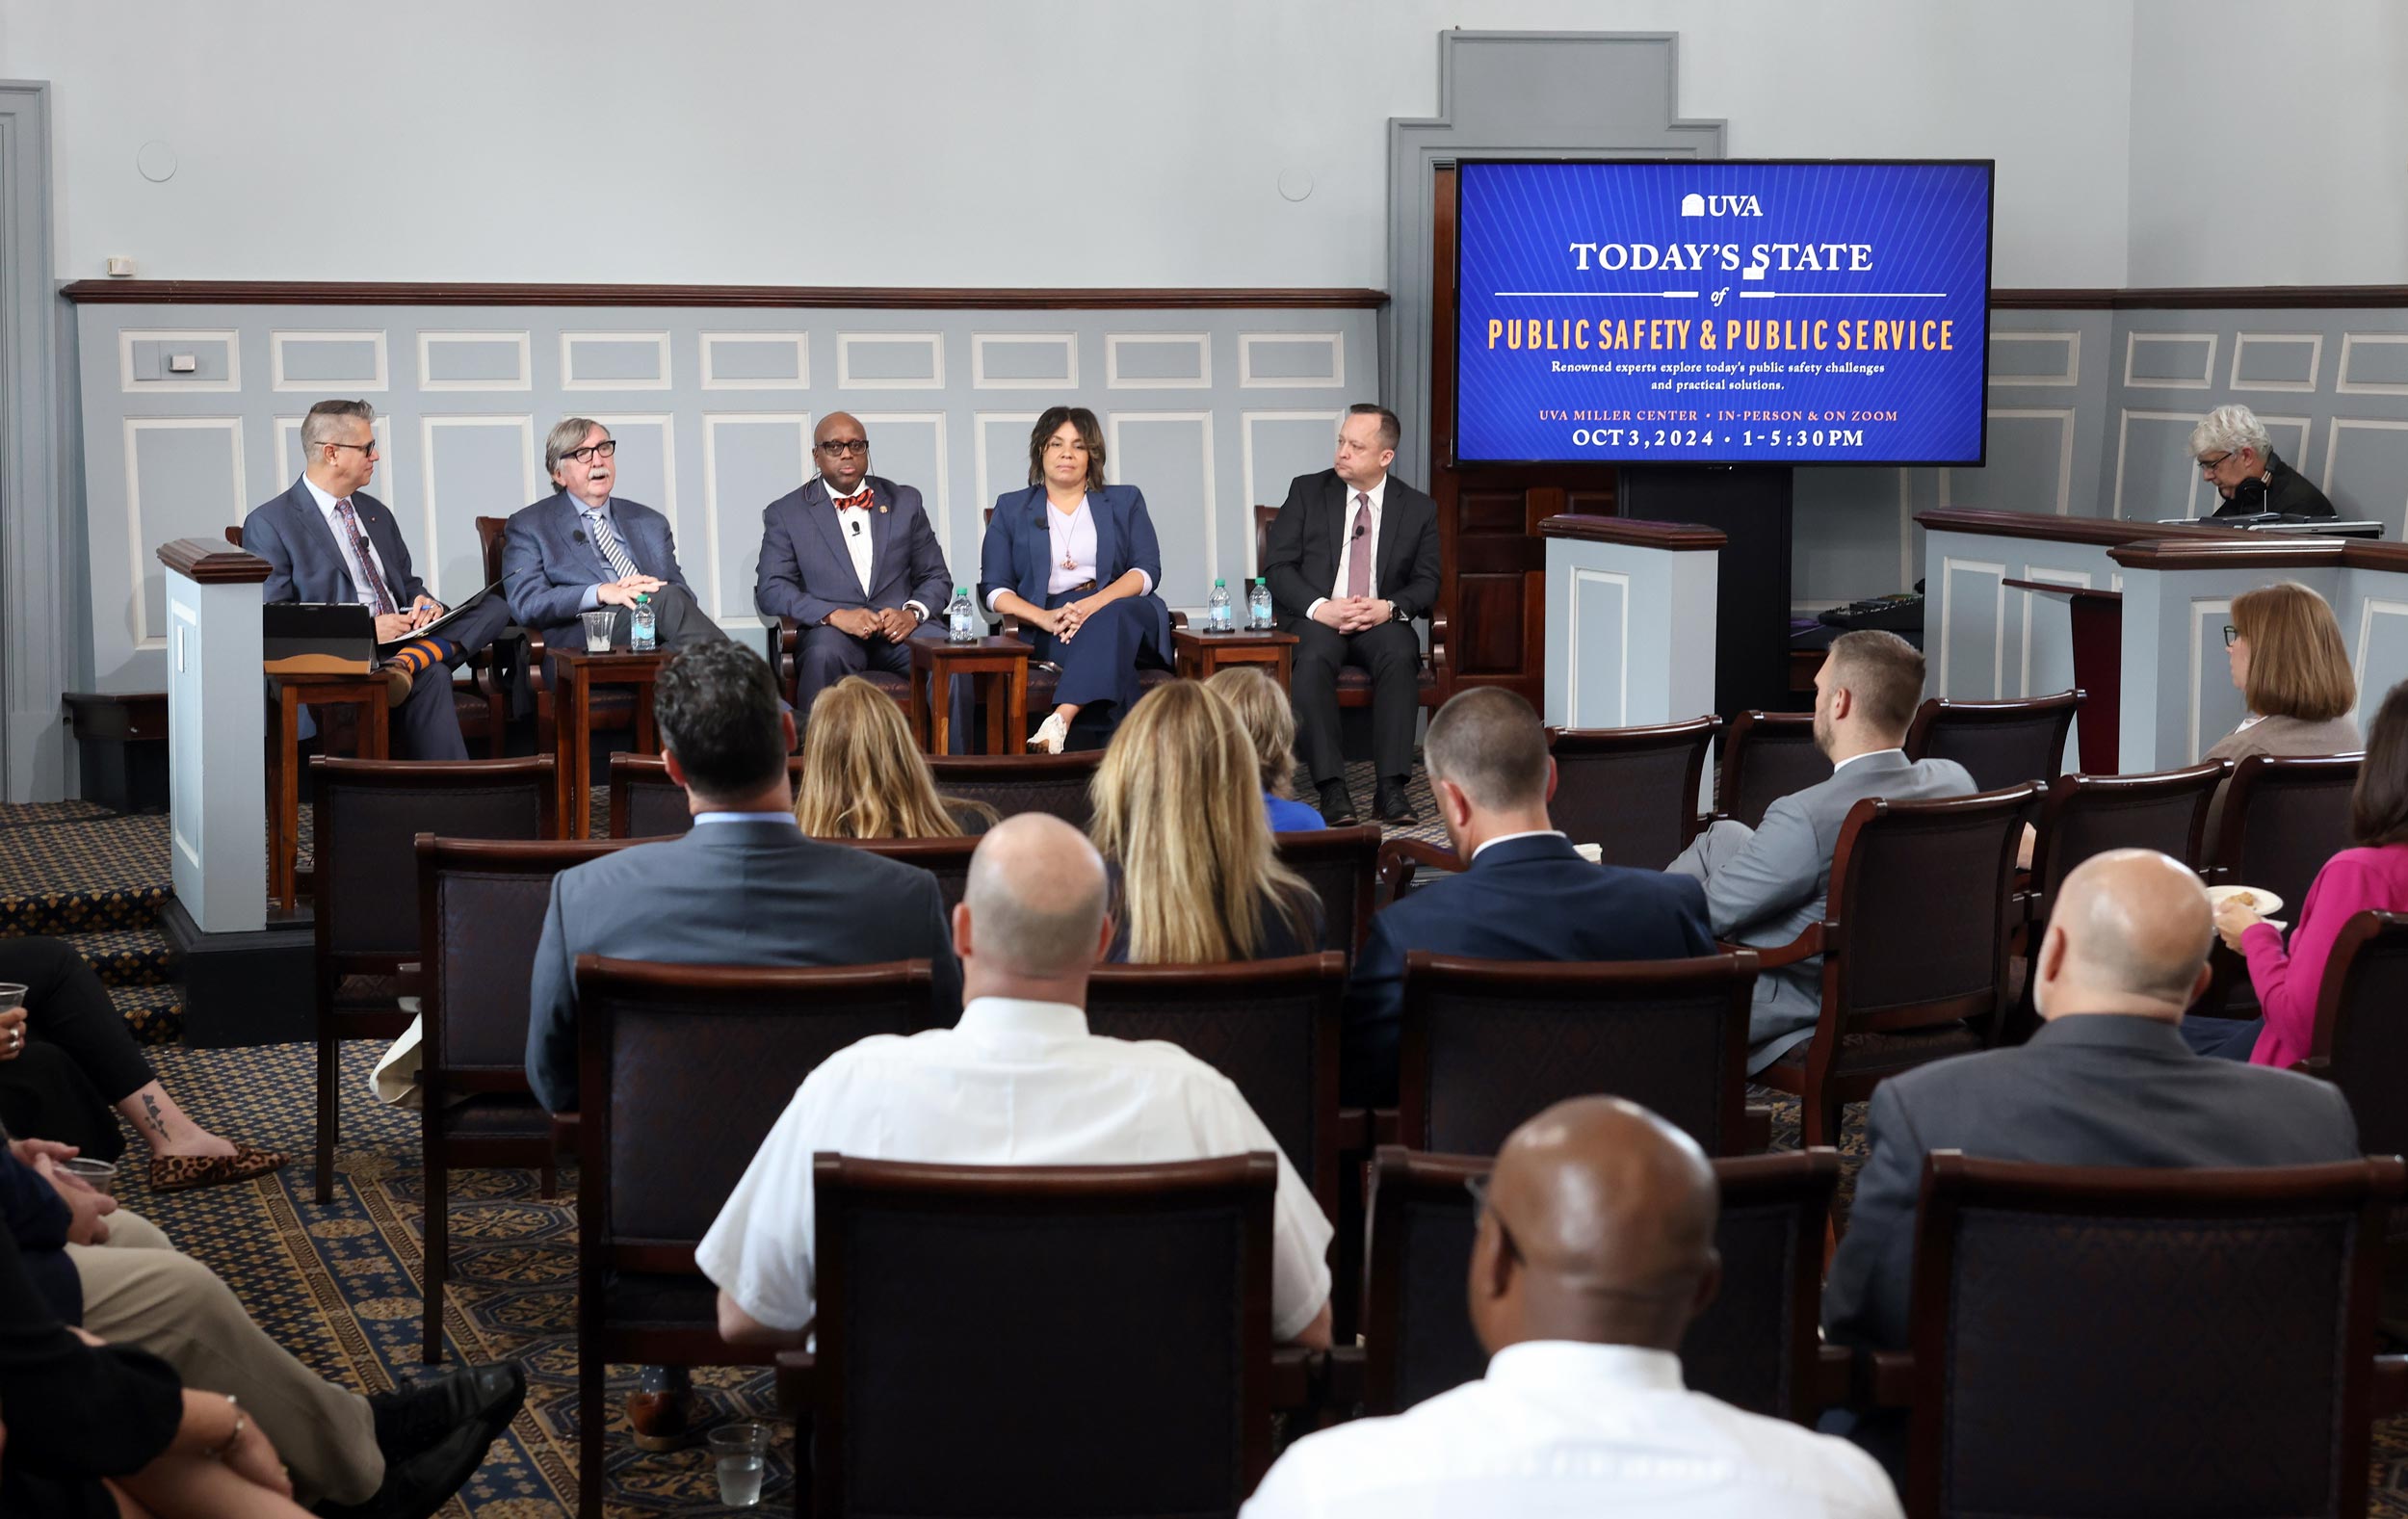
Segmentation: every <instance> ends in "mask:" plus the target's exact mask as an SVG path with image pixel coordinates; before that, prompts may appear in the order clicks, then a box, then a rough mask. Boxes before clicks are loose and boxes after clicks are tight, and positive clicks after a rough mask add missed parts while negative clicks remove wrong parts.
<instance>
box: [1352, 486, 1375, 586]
mask: <svg viewBox="0 0 2408 1519" xmlns="http://www.w3.org/2000/svg"><path fill="white" fill-rule="evenodd" d="M1371 593H1372V498H1371V497H1370V496H1368V495H1366V494H1364V493H1363V492H1362V491H1359V490H1358V491H1356V492H1355V493H1354V542H1353V544H1352V546H1351V547H1349V548H1348V551H1347V594H1348V595H1349V596H1368V595H1370V594H1371Z"/></svg>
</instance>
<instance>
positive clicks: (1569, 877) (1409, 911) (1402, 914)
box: [1338, 834, 1715, 1108]
mask: <svg viewBox="0 0 2408 1519" xmlns="http://www.w3.org/2000/svg"><path fill="white" fill-rule="evenodd" d="M1411 950H1427V951H1428V952H1429V953H1431V954H1433V955H1462V956H1472V957H1474V958H1478V959H1484V960H1675V959H1686V958H1688V957H1689V956H1698V955H1712V954H1714V953H1715V951H1714V934H1713V933H1712V932H1711V931H1710V930H1708V929H1707V927H1706V892H1705V888H1704V887H1702V886H1700V885H1699V884H1698V883H1697V882H1696V881H1694V880H1690V879H1688V878H1686V877H1679V876H1666V875H1663V874H1662V873H1661V872H1658V871H1646V870H1625V869H1622V868H1621V867H1619V866H1613V865H1591V864H1590V863H1588V861H1586V860H1584V859H1583V858H1581V856H1580V854H1579V852H1578V851H1575V850H1574V849H1573V848H1572V844H1571V841H1570V840H1568V839H1565V838H1562V837H1560V836H1557V835H1555V834H1543V835H1540V836H1537V837H1534V838H1527V839H1508V840H1506V841H1505V843H1503V844H1499V845H1495V846H1493V847H1491V848H1489V849H1485V850H1482V851H1480V852H1479V858H1477V859H1475V860H1473V861H1472V865H1471V868H1470V869H1469V870H1466V871H1464V872H1463V873H1462V874H1460V875H1456V876H1441V877H1438V878H1437V879H1436V880H1433V881H1431V882H1430V883H1429V884H1428V885H1426V886H1424V887H1422V888H1421V889H1420V890H1418V891H1415V892H1412V893H1410V894H1408V895H1407V896H1405V897H1404V898H1402V899H1401V900H1400V901H1399V902H1397V903H1396V904H1394V905H1393V906H1391V907H1389V908H1388V909H1387V910H1386V911H1385V912H1382V913H1381V914H1380V915H1379V916H1378V917H1376V918H1374V919H1373V920H1372V932H1371V937H1370V938H1369V939H1368V940H1366V941H1365V943H1364V945H1363V953H1362V954H1361V955H1359V956H1356V957H1355V961H1354V973H1353V975H1352V976H1350V977H1349V978H1348V981H1347V1004H1346V1046H1345V1051H1344V1053H1343V1055H1342V1056H1341V1057H1340V1060H1339V1064H1338V1069H1339V1073H1340V1085H1341V1086H1342V1087H1344V1088H1345V1101H1346V1104H1347V1106H1348V1107H1350V1108H1351V1107H1377V1108H1385V1107H1391V1106H1393V1105H1394V1104H1395V1103H1396V1100H1397V1044H1398V1033H1399V1029H1400V1024H1401V1021H1402V1017H1403V1006H1404V956H1405V954H1406V952H1408V951H1411Z"/></svg>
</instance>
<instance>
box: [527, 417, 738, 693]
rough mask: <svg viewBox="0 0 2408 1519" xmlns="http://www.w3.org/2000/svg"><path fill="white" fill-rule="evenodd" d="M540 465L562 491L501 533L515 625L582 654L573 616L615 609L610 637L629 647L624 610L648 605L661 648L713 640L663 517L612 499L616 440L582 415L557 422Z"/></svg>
mask: <svg viewBox="0 0 2408 1519" xmlns="http://www.w3.org/2000/svg"><path fill="white" fill-rule="evenodd" d="M543 467H544V468H545V469H546V470H549V471H550V472H551V475H552V484H554V485H558V486H560V487H561V489H560V494H558V495H556V496H546V497H544V498H543V499H542V500H541V501H538V502H537V503H535V504H534V505H533V506H529V507H524V508H521V509H520V510H519V511H515V512H513V513H511V515H510V524H509V526H507V527H506V528H505V529H504V530H503V537H502V589H503V590H504V591H505V592H507V593H508V595H509V596H510V611H511V612H512V613H513V614H515V615H516V616H517V618H518V620H519V622H520V623H521V624H523V625H525V626H527V627H530V628H533V629H534V630H535V631H536V632H537V633H539V634H541V635H542V636H543V642H544V643H545V644H546V645H547V646H548V647H552V648H563V647H566V648H579V649H582V648H584V647H585V646H586V645H585V629H584V628H583V626H582V625H581V624H580V617H581V616H582V615H583V614H585V613H588V612H593V611H597V610H599V609H601V608H604V607H611V608H615V609H618V610H617V612H616V615H615V617H614V619H613V624H612V627H613V631H612V638H613V640H614V641H615V642H616V644H617V645H618V646H619V647H621V648H624V647H626V646H627V627H628V619H627V609H630V608H633V607H634V606H635V605H636V601H637V598H639V597H643V598H646V599H648V600H649V601H650V603H651V605H652V609H653V615H654V619H655V627H654V636H655V637H656V638H657V640H658V641H659V643H660V646H661V647H662V648H665V649H667V648H682V647H684V646H685V645H687V644H689V643H694V642H700V641H702V640H704V639H720V638H725V637H726V636H727V635H726V634H724V633H721V632H720V628H719V624H717V623H715V622H713V621H712V620H711V619H710V618H709V617H708V616H706V615H704V614H703V611H702V609H701V608H700V607H698V606H696V605H695V604H694V591H693V590H692V589H691V588H689V587H688V586H687V584H686V576H685V573H684V572H683V571H682V570H680V569H679V568H678V567H677V540H676V537H675V536H674V535H673V534H672V533H671V532H670V530H669V525H668V518H667V517H665V516H663V515H661V513H659V512H657V511H653V510H652V509H651V508H650V507H647V506H644V505H642V504H641V502H635V501H628V500H626V499H624V498H622V497H618V496H614V495H612V494H611V486H612V485H615V484H616V483H617V481H618V443H617V441H616V440H615V438H613V437H612V436H611V430H610V429H608V428H606V427H604V426H603V425H602V424H601V423H599V422H596V421H594V420H592V419H591V418H589V417H564V418H563V419H562V420H561V421H560V422H559V423H558V424H556V425H555V426H554V427H553V429H552V431H551V432H550V434H549V435H547V436H546V437H545V438H544V440H543Z"/></svg>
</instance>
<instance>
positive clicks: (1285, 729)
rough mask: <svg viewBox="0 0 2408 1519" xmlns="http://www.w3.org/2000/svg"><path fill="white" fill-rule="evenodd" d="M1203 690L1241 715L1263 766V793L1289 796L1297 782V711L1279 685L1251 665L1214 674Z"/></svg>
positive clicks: (1247, 733) (1233, 666)
mask: <svg viewBox="0 0 2408 1519" xmlns="http://www.w3.org/2000/svg"><path fill="white" fill-rule="evenodd" d="M1204 689H1205V690H1206V691H1209V692H1211V693H1212V694H1214V695H1216V696H1218V697H1219V698H1220V699H1221V700H1223V701H1225V702H1227V703H1229V710H1230V711H1232V712H1234V713H1236V714H1237V715H1238V722H1239V725H1240V726H1242V727H1243V728H1244V729H1245V734H1246V737H1247V738H1248V739H1249V740H1251V741H1252V742H1253V745H1254V757H1255V759H1256V760H1258V761H1259V762H1260V763H1261V765H1262V771H1263V790H1264V791H1265V792H1266V793H1267V794H1269V795H1270V796H1273V797H1285V796H1287V795H1288V794H1289V792H1290V790H1291V789H1292V788H1293V786H1294V783H1295V780H1296V709H1295V708H1294V707H1291V706H1290V705H1288V696H1287V694H1286V693H1285V692H1283V691H1281V690H1280V689H1279V683H1278V682H1277V681H1275V680H1273V679H1271V678H1270V677H1269V675H1266V674H1264V673H1263V672H1262V671H1261V670H1260V669H1257V668H1255V667H1253V666H1251V665H1232V666H1230V667H1229V668H1226V669H1221V670H1216V671H1214V673H1213V675H1212V676H1211V678H1210V679H1208V680H1206V681H1205V682H1204Z"/></svg>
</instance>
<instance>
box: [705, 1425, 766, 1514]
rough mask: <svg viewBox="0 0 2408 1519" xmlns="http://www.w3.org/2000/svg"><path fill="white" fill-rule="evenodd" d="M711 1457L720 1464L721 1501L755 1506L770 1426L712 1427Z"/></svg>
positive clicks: (758, 1497) (742, 1506)
mask: <svg viewBox="0 0 2408 1519" xmlns="http://www.w3.org/2000/svg"><path fill="white" fill-rule="evenodd" d="M711 1458H712V1460H713V1461H715V1462H717V1463H718V1466H719V1480H720V1503H721V1504H724V1505H725V1506H728V1507H730V1508H751V1507H754V1506H757V1505H758V1504H759V1503H760V1502H761V1475H762V1472H763V1471H764V1469H766V1468H767V1467H768V1465H769V1459H770V1429H769V1426H767V1425H762V1424H731V1425H726V1426H724V1427H720V1428H717V1429H714V1430H712V1431H711Z"/></svg>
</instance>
